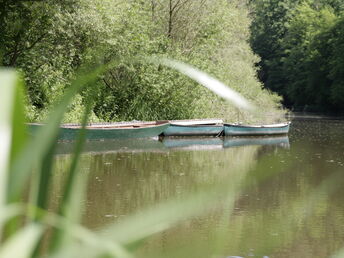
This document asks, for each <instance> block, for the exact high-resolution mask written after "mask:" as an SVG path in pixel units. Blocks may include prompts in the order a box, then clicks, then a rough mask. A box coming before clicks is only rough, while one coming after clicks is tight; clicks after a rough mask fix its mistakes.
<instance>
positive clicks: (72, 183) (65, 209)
mask: <svg viewBox="0 0 344 258" xmlns="http://www.w3.org/2000/svg"><path fill="white" fill-rule="evenodd" d="M90 112H91V102H90V101H87V106H86V110H85V113H84V116H83V119H82V128H81V130H80V133H79V134H78V137H77V140H76V143H75V149H74V152H73V159H72V163H71V166H70V169H69V171H68V177H67V179H66V182H65V187H64V191H63V193H64V194H63V198H62V201H61V204H60V208H59V211H58V212H59V214H60V215H62V216H64V217H65V218H66V219H68V220H70V221H71V222H78V221H79V219H80V216H81V211H82V208H83V207H81V206H82V205H81V204H82V196H83V195H84V194H85V188H86V184H87V176H85V175H78V169H77V168H78V164H79V161H80V154H81V152H82V148H83V145H84V142H85V139H86V129H85V128H86V124H87V120H88V116H89V114H90ZM70 236H71V234H70V233H69V227H68V226H67V225H65V226H64V228H62V229H61V230H57V231H56V233H55V234H54V236H53V240H52V243H51V250H52V251H56V250H57V249H59V248H60V247H61V246H62V245H63V242H67V241H68V238H70Z"/></svg>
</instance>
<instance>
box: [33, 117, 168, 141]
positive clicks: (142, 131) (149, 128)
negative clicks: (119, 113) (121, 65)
mask: <svg viewBox="0 0 344 258" xmlns="http://www.w3.org/2000/svg"><path fill="white" fill-rule="evenodd" d="M28 126H29V129H30V130H31V131H35V130H36V129H38V128H39V127H41V126H43V124H29V125H28ZM168 127H169V123H168V121H153V122H139V121H138V122H120V123H97V124H88V125H87V126H86V138H87V139H88V140H99V139H125V138H151V137H157V136H159V135H160V134H161V133H162V132H163V131H164V130H166V129H167V128H168ZM80 130H81V125H79V124H63V125H61V127H60V134H59V140H61V141H69V140H75V139H76V137H77V135H78V133H79V132H80Z"/></svg>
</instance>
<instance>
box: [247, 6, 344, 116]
mask: <svg viewBox="0 0 344 258" xmlns="http://www.w3.org/2000/svg"><path fill="white" fill-rule="evenodd" d="M250 5H251V9H252V10H253V11H252V18H253V22H252V25H251V46H252V48H253V50H254V52H255V53H256V54H257V55H259V56H260V57H261V61H260V63H259V66H260V67H261V69H260V71H259V75H260V76H259V77H260V80H261V81H262V82H263V83H264V85H265V87H266V88H268V89H270V90H272V91H274V92H277V93H278V94H280V95H281V96H283V102H284V105H286V106H287V107H288V108H290V109H291V110H293V111H303V112H318V113H325V114H326V113H330V114H331V113H332V114H337V115H342V114H344V63H343V60H344V54H343V53H344V15H343V14H344V1H342V0H279V1H276V0H254V1H251V3H250Z"/></svg>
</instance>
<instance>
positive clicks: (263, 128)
mask: <svg viewBox="0 0 344 258" xmlns="http://www.w3.org/2000/svg"><path fill="white" fill-rule="evenodd" d="M289 127H290V122H286V123H280V124H270V125H241V124H227V123H225V124H224V135H225V136H241V135H278V134H288V132H289Z"/></svg>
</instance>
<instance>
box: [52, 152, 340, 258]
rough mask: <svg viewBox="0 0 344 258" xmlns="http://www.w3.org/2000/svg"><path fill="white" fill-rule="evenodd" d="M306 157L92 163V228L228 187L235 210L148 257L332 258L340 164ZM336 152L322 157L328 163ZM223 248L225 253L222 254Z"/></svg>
mask: <svg viewBox="0 0 344 258" xmlns="http://www.w3.org/2000/svg"><path fill="white" fill-rule="evenodd" d="M295 149H296V148H295ZM304 149H307V150H304V151H303V152H302V153H296V152H295V151H294V150H291V151H290V152H289V153H288V154H287V155H284V154H283V152H280V151H279V152H277V153H273V152H269V155H265V156H264V157H263V156H261V157H260V160H259V161H258V162H257V161H256V159H257V155H258V154H259V153H261V150H262V148H261V147H259V146H247V147H239V148H228V149H224V150H216V151H198V152H195V151H174V152H173V151H171V152H166V153H115V154H98V155H84V156H83V161H84V162H83V164H84V169H83V172H85V173H86V172H89V173H90V181H89V185H88V195H87V209H86V213H85V218H84V223H85V224H86V225H88V226H89V227H93V228H99V227H101V226H102V225H107V224H108V223H110V222H113V221H117V220H120V218H121V216H122V215H127V214H130V213H133V212H137V211H140V210H142V209H143V208H144V207H147V206H151V205H154V204H156V203H157V202H161V201H164V200H166V199H168V198H180V200H181V201H182V200H183V196H184V194H186V193H188V192H197V191H200V189H202V186H204V185H206V184H211V185H216V184H217V183H220V182H225V181H226V182H228V188H232V189H234V190H233V192H234V197H235V198H233V200H235V201H234V202H230V203H229V202H228V201H227V202H225V201H224V200H228V199H226V198H225V197H224V199H223V200H219V203H220V205H219V208H218V209H213V210H211V211H210V212H209V213H208V214H205V215H202V216H199V217H196V218H193V219H189V220H187V221H184V222H182V223H181V224H179V225H178V226H177V227H175V228H173V229H172V230H168V231H167V232H164V233H161V234H158V235H156V236H155V237H153V238H152V239H150V240H149V242H148V243H147V244H146V245H145V248H144V249H143V250H142V252H140V257H143V256H144V255H148V257H155V256H154V253H152V252H157V253H158V254H157V256H156V257H161V252H162V253H165V252H168V253H170V254H171V255H172V256H170V257H173V255H175V256H174V257H210V256H211V255H213V254H221V255H227V256H228V255H238V256H243V257H245V256H247V255H248V254H250V253H251V254H254V255H255V256H257V257H263V256H264V255H267V256H269V257H300V256H304V257H312V256H313V257H327V256H329V255H330V254H333V253H334V252H335V251H336V250H338V249H340V248H341V244H342V242H343V238H344V234H343V233H342V232H344V230H343V229H344V223H343V222H344V215H343V214H344V212H343V211H344V208H343V205H342V196H343V194H342V191H343V190H341V189H339V190H340V192H339V191H338V187H337V186H338V185H340V182H341V180H342V176H341V175H339V176H338V175H337V174H335V173H330V172H329V171H330V170H329V168H330V167H331V166H333V165H332V163H325V162H322V163H321V162H320V160H319V161H317V162H318V163H319V164H318V163H314V157H313V156H312V155H308V156H307V155H306V154H305V153H309V151H308V150H309V149H308V148H306V147H304ZM269 151H271V150H270V149H269ZM328 151H329V150H323V151H322V152H320V151H319V153H320V154H322V157H324V158H326V159H327V153H328ZM317 153H318V152H317ZM68 162H69V158H68V156H65V157H63V156H61V157H60V158H58V159H57V162H56V168H57V169H56V184H55V189H57V190H56V192H58V186H59V182H62V180H63V179H64V177H65V175H64V173H63V169H64V167H65V166H66V164H67V163H68ZM312 162H313V163H312ZM326 164H327V165H326ZM280 171H283V172H281V173H280ZM324 171H327V172H326V173H324ZM106 215H108V216H106ZM114 216H117V217H114ZM219 242H220V243H221V245H222V246H224V248H223V249H218V248H217V247H218V246H219Z"/></svg>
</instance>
